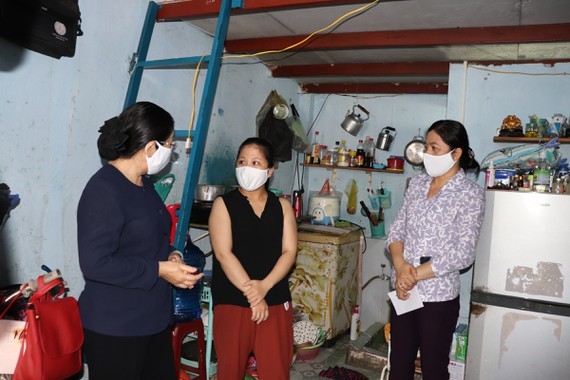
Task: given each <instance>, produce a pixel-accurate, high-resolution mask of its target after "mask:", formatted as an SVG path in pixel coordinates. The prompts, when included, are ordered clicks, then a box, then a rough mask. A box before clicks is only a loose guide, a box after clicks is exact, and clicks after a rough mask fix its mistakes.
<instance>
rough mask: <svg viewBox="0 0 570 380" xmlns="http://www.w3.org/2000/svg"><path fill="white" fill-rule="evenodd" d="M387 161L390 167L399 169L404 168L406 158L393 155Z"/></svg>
mask: <svg viewBox="0 0 570 380" xmlns="http://www.w3.org/2000/svg"><path fill="white" fill-rule="evenodd" d="M386 162H387V163H388V168H389V169H397V170H403V169H404V158H403V157H399V156H391V157H388V159H387V160H386Z"/></svg>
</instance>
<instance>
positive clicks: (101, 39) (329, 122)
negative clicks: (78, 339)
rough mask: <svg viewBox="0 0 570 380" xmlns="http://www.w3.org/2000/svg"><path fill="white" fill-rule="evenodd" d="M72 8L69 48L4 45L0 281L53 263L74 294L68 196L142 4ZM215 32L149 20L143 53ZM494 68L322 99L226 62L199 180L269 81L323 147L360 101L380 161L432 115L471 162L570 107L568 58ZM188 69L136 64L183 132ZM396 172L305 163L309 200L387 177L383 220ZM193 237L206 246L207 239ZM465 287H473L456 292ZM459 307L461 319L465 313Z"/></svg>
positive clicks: (168, 49)
mask: <svg viewBox="0 0 570 380" xmlns="http://www.w3.org/2000/svg"><path fill="white" fill-rule="evenodd" d="M79 5H80V7H81V11H82V16H83V30H84V32H85V35H84V36H82V37H80V38H79V40H78V45H77V51H76V55H75V57H73V58H62V59H61V60H55V59H53V58H49V57H46V56H43V55H40V54H37V53H34V52H31V51H27V50H22V49H20V48H18V47H16V46H14V45H11V44H9V43H7V42H5V41H0V88H1V91H0V127H1V131H2V142H3V146H2V150H1V154H0V157H1V159H0V182H5V183H7V184H8V185H9V186H10V187H11V189H12V192H13V193H18V194H20V196H21V198H22V203H21V204H20V206H19V207H18V208H17V209H15V210H14V211H13V212H12V215H11V217H10V219H9V220H8V221H7V223H6V224H5V226H4V227H3V228H2V229H0V285H5V284H9V283H16V282H23V281H26V280H27V279H29V278H32V277H36V276H37V275H38V273H39V272H40V271H41V270H40V266H41V264H47V265H49V266H51V267H53V268H60V269H61V270H62V271H63V274H64V276H65V278H66V279H67V280H68V282H69V286H70V288H71V293H72V294H73V295H76V296H77V295H78V292H79V291H80V290H81V288H82V286H83V280H82V278H81V273H80V271H79V267H78V263H77V244H76V232H75V231H76V222H75V213H76V207H77V202H78V199H79V196H80V194H81V191H82V189H83V187H84V185H85V183H86V182H87V180H88V179H89V177H90V176H91V175H92V174H93V173H94V172H95V171H96V170H97V169H98V168H99V167H100V166H101V162H100V160H99V157H98V154H97V149H96V139H97V136H98V133H97V130H98V128H99V126H100V125H101V124H102V123H103V121H104V120H106V119H108V118H110V117H112V116H115V115H117V114H118V113H120V111H121V108H122V104H123V100H124V96H125V93H126V87H127V84H128V80H129V75H128V68H129V61H130V57H131V54H132V53H133V52H134V51H135V50H136V47H137V45H138V39H139V34H140V29H141V25H142V21H143V18H144V14H145V12H146V5H147V3H146V2H144V1H143V2H141V1H136V0H123V1H120V2H117V1H111V0H102V1H97V2H87V1H83V0H80V2H79ZM211 42H212V41H211V38H210V37H209V36H206V35H204V34H203V33H202V32H200V31H197V30H195V29H193V28H192V27H191V26H189V25H187V24H178V23H166V24H159V25H157V28H156V32H155V34H154V36H153V43H152V45H151V51H150V54H149V58H151V59H152V58H167V57H175V56H176V57H177V56H184V55H200V54H208V53H209V50H210V47H211ZM243 62H244V60H241V61H240V62H239V63H243ZM245 62H254V61H252V60H245ZM491 69H493V70H495V71H482V70H480V69H479V68H477V67H469V69H468V72H467V77H466V81H464V75H463V72H464V67H463V65H452V66H451V75H450V82H449V95H448V96H445V95H396V96H391V95H388V96H385V95H384V96H382V95H378V96H366V97H351V96H337V95H331V96H329V97H327V96H325V95H307V94H299V93H298V91H297V86H296V85H295V84H294V83H293V82H291V81H289V80H275V79H271V78H269V73H268V71H267V69H266V68H265V66H263V65H261V64H247V65H244V64H237V62H229V61H228V62H224V66H223V68H222V71H221V77H220V85H219V87H218V92H217V95H216V100H215V104H214V108H213V113H212V121H211V126H210V133H209V136H208V140H207V146H206V154H205V157H204V164H203V169H202V174H201V182H203V183H210V184H213V183H216V184H219V183H221V184H233V183H235V182H234V181H235V180H234V178H233V159H234V157H235V154H236V150H237V147H238V146H239V144H240V143H241V141H243V139H245V138H246V137H249V136H252V135H254V134H255V116H256V114H257V112H258V110H259V108H260V107H261V105H262V104H263V102H264V101H265V98H266V97H267V95H268V94H269V92H270V91H271V90H272V89H277V90H278V92H279V93H280V94H281V95H282V96H283V97H284V98H285V99H286V100H287V101H288V102H293V103H295V105H297V107H298V109H299V112H300V114H301V119H302V122H303V124H304V125H305V128H307V129H308V128H309V126H310V125H311V124H312V123H313V122H314V125H313V127H312V129H311V132H314V131H315V130H318V131H320V132H321V134H322V137H321V141H323V142H325V143H327V144H330V143H334V141H336V140H340V139H346V140H347V145H348V146H349V147H355V146H356V143H357V138H354V137H352V136H351V135H349V134H348V133H346V132H345V131H344V130H342V129H341V128H340V122H341V121H342V120H343V119H344V117H345V115H346V112H347V110H351V109H352V107H353V105H355V104H362V105H363V106H364V107H365V108H367V109H368V110H369V111H370V114H371V117H370V120H368V121H366V122H365V125H364V127H363V129H362V131H361V132H360V134H359V136H358V138H361V137H365V136H366V135H370V136H371V137H374V138H375V139H376V137H377V135H378V132H379V131H380V130H381V129H382V128H383V127H385V126H387V125H390V126H392V127H394V128H396V130H397V133H398V135H397V136H396V139H395V141H394V142H393V143H392V146H391V149H390V151H389V152H377V156H376V157H377V160H378V161H380V162H385V160H386V158H387V157H388V156H389V155H391V154H395V155H401V154H402V152H403V149H404V147H405V145H406V144H407V143H408V142H409V141H410V140H411V139H412V138H413V136H415V135H417V134H418V129H420V130H421V133H422V134H423V133H424V132H425V129H426V128H427V127H428V126H429V125H430V124H431V123H432V122H433V121H435V120H438V119H441V118H446V117H448V118H455V119H461V115H463V114H464V115H465V125H466V127H467V129H468V132H469V135H470V137H471V140H472V146H473V149H474V150H475V152H476V155H477V158H478V159H482V158H483V157H484V156H485V155H486V154H488V153H489V152H491V151H493V150H496V149H499V148H501V147H503V146H505V145H512V144H494V143H492V136H493V134H494V133H495V130H496V128H498V127H499V126H500V123H501V121H502V119H503V118H504V117H505V116H507V115H509V114H515V115H517V116H519V117H520V118H521V119H523V122H526V120H527V116H528V115H530V114H537V115H541V116H551V115H552V114H554V113H558V112H560V113H563V114H566V115H568V114H569V113H570V109H569V108H568V104H570V102H569V96H570V92H569V91H568V88H570V83H569V81H570V79H569V78H568V76H567V75H566V76H564V75H560V74H562V73H564V72H566V73H567V72H569V71H570V64H558V65H555V66H553V67H549V66H543V65H538V64H537V65H513V66H501V67H496V68H491ZM521 73H526V74H521ZM530 74H532V75H530ZM204 76H205V72H201V73H200V75H199V77H198V84H197V99H196V104H199V102H200V93H201V88H202V85H203V80H204ZM193 77H194V72H193V71H183V70H172V71H168V72H164V71H153V72H149V73H147V74H145V77H144V80H143V86H142V89H141V92H140V96H139V100H151V101H154V102H156V103H158V104H160V105H162V106H164V107H165V108H166V109H168V110H169V111H170V112H171V113H172V114H173V116H174V118H175V120H176V124H177V128H178V129H184V128H187V126H188V124H189V121H190V112H191V108H192V81H193ZM464 84H465V85H464ZM464 89H465V92H464ZM463 93H465V108H463V104H464V102H463V101H462V99H463ZM321 107H322V112H320V111H321ZM463 109H464V111H463ZM319 112H320V113H319ZM568 149H569V146H568V145H564V146H562V148H561V151H562V152H563V153H564V155H565V156H568V153H570V152H569V151H568ZM186 162H187V157H186V155H185V154H184V153H183V152H182V153H181V154H180V155H179V157H178V160H177V161H176V162H174V163H173V164H172V166H171V167H170V168H169V170H170V171H171V172H172V173H174V174H175V175H176V176H177V182H176V183H175V186H174V188H173V190H172V192H171V193H170V195H169V198H168V200H167V202H168V203H174V202H176V201H178V200H179V199H180V196H181V193H182V184H183V178H184V173H185V171H186ZM294 168H295V165H294V164H293V163H292V162H287V163H283V164H281V165H280V167H279V169H278V171H277V172H276V175H275V180H274V182H273V187H275V188H278V189H281V190H284V191H285V192H286V193H289V192H290V191H291V189H293V188H296V187H297V186H296V184H295V182H294V172H293V170H294ZM405 169H406V173H405V174H404V175H394V174H377V173H375V174H372V175H368V174H366V173H363V172H348V171H346V172H345V171H340V170H339V171H337V172H336V178H332V177H333V174H334V173H333V172H331V171H327V170H324V169H319V168H310V169H307V170H306V171H305V178H304V186H305V189H306V191H307V193H306V194H305V208H306V206H307V204H308V201H309V191H314V190H318V189H320V187H321V185H322V183H323V182H324V180H325V178H330V179H331V180H332V183H333V186H335V187H336V188H337V189H338V190H340V191H344V188H345V187H346V183H347V182H348V180H349V179H350V178H354V179H356V180H357V182H358V186H359V189H360V193H359V200H361V199H364V200H365V199H366V192H365V189H366V188H368V187H370V188H377V187H378V186H379V185H380V182H381V181H383V182H384V187H385V188H387V189H389V190H391V191H392V194H393V199H392V201H393V206H392V208H391V209H389V210H386V219H387V226H388V227H389V225H390V222H391V221H392V220H393V217H394V216H395V213H396V212H397V209H398V207H399V204H400V203H401V199H402V194H403V190H404V187H405V180H406V178H407V177H409V176H411V175H414V174H416V172H415V171H414V170H413V169H412V168H411V167H410V166H409V165H408V164H406V167H405ZM342 202H343V203H342V205H341V210H342V211H341V217H343V218H346V219H349V220H352V221H353V222H356V223H358V224H360V225H362V226H364V227H368V225H367V223H368V222H367V221H366V220H365V219H364V218H363V217H362V216H360V215H359V214H356V215H354V216H351V215H348V214H347V213H346V211H345V210H346V196H344V197H343V201H342ZM202 243H203V244H205V245H206V246H207V239H206V240H205V241H202ZM205 249H208V248H207V247H206V248H205ZM382 264H384V265H389V261H388V258H387V257H386V254H385V253H384V240H379V239H368V249H367V252H366V253H365V256H364V263H363V281H364V282H366V281H367V280H368V279H370V278H372V277H373V276H376V275H378V274H380V268H381V265H382ZM386 272H389V268H387V269H386ZM468 287H469V283H467V284H464V287H463V288H464V290H466V289H468ZM386 291H387V282H386V281H380V280H375V281H373V282H371V283H370V285H369V286H368V287H367V288H366V289H365V290H364V291H363V296H364V300H363V311H362V318H363V327H367V326H368V325H370V324H371V323H372V322H374V321H377V320H383V321H386V319H387V307H386V297H385V293H386ZM464 298H465V297H464ZM464 310H465V309H463V310H462V315H465V313H464Z"/></svg>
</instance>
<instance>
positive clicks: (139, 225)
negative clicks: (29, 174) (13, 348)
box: [77, 102, 202, 380]
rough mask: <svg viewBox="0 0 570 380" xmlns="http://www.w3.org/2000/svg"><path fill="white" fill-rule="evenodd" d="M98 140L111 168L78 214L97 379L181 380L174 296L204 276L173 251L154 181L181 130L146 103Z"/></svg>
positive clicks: (84, 309) (84, 304)
mask: <svg viewBox="0 0 570 380" xmlns="http://www.w3.org/2000/svg"><path fill="white" fill-rule="evenodd" d="M99 132H100V136H99V139H98V141H97V146H98V148H99V155H100V156H101V158H102V159H104V160H107V161H108V162H107V163H105V164H104V165H103V167H102V168H101V169H99V170H98V171H97V172H96V173H95V174H94V175H93V177H91V179H90V180H89V182H88V183H87V185H86V187H85V189H84V190H83V194H82V196H81V199H80V201H79V206H78V210H77V228H78V234H77V235H78V248H79V264H80V267H81V271H82V272H83V276H84V278H85V289H84V290H83V292H82V293H81V296H80V297H79V307H80V311H81V319H82V323H83V328H84V330H85V344H84V352H85V358H86V361H87V367H88V371H89V378H90V379H91V380H112V379H120V380H127V379H132V380H138V379H149V380H151V379H152V380H156V379H172V380H174V379H178V375H177V374H175V373H174V359H173V355H172V346H171V344H170V325H171V323H172V317H173V314H172V299H171V297H172V286H177V287H180V288H191V287H193V286H194V284H195V283H196V281H197V280H199V279H200V277H201V276H202V274H198V275H195V274H193V273H194V272H195V268H193V267H191V266H188V265H185V264H184V262H183V261H182V255H181V254H180V252H178V251H175V250H174V247H172V246H171V245H170V227H171V219H170V216H169V213H168V212H167V210H166V208H165V206H164V203H163V202H162V200H161V198H160V196H159V195H158V194H157V193H156V191H155V190H154V185H153V183H152V181H151V179H150V178H148V176H147V175H152V174H156V173H158V172H159V171H161V170H162V169H164V167H165V166H166V165H167V164H168V162H169V160H170V154H171V151H172V145H173V143H172V137H173V134H174V120H173V119H172V116H171V115H170V114H169V113H168V112H167V111H165V110H164V109H162V108H161V107H159V106H157V105H155V104H153V103H149V102H139V103H135V104H133V105H132V106H130V107H128V108H127V109H125V110H124V111H123V113H121V115H119V116H118V117H114V118H112V119H110V120H107V121H106V122H105V124H104V125H103V126H102V127H101V128H100V129H99Z"/></svg>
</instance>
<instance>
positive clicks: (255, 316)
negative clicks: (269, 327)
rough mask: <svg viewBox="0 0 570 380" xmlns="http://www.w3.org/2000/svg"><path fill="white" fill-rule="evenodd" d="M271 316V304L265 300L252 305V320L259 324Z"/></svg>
mask: <svg viewBox="0 0 570 380" xmlns="http://www.w3.org/2000/svg"><path fill="white" fill-rule="evenodd" d="M267 318H269V306H267V302H265V300H261V302H259V303H258V304H257V305H255V306H252V307H251V320H252V321H254V322H256V323H257V324H258V325H259V324H260V323H261V322H264V321H266V320H267Z"/></svg>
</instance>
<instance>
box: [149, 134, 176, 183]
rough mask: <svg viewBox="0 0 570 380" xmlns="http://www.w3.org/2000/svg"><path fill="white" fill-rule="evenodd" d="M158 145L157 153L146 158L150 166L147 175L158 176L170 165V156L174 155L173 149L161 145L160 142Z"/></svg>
mask: <svg viewBox="0 0 570 380" xmlns="http://www.w3.org/2000/svg"><path fill="white" fill-rule="evenodd" d="M156 145H158V148H157V149H156V152H154V154H153V155H152V156H150V157H148V156H146V164H147V166H148V171H147V172H146V174H149V175H153V174H156V173H158V172H159V171H161V170H162V169H164V168H165V167H166V165H168V162H169V161H170V155H171V154H172V149H170V148H166V147H164V146H162V145H160V143H159V142H158V141H156Z"/></svg>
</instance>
